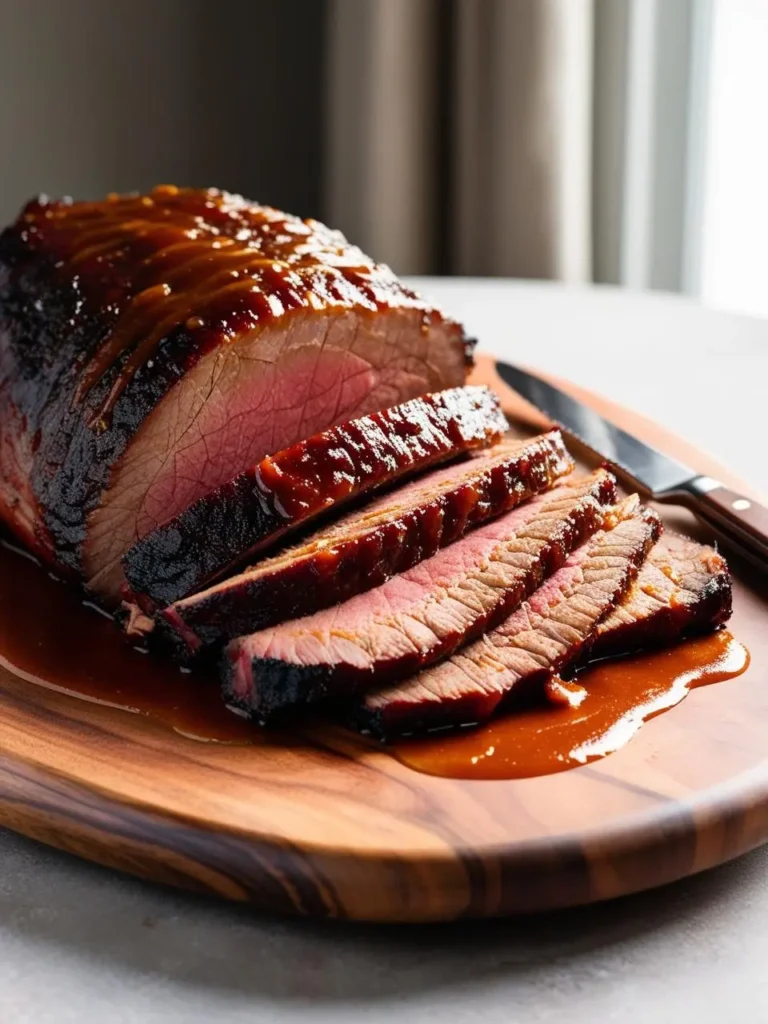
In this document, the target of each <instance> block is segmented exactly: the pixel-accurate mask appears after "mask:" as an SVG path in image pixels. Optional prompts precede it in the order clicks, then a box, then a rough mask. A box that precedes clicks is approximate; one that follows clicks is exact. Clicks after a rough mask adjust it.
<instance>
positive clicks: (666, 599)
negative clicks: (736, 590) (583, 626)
mask: <svg viewBox="0 0 768 1024" xmlns="http://www.w3.org/2000/svg"><path fill="white" fill-rule="evenodd" d="M730 615H731V577H730V574H729V572H728V566H727V565H726V562H725V559H724V558H723V557H722V556H721V555H719V554H718V553H717V552H716V551H715V550H714V548H710V547H706V546H704V545H702V544H697V543H696V542H695V541H693V540H689V539H688V538H687V537H679V536H677V535H675V534H668V533H665V534H664V536H663V537H662V538H661V540H659V541H658V542H657V543H656V544H655V545H654V546H653V549H652V550H651V553H650V555H649V556H648V559H647V561H646V562H645V564H644V565H643V567H642V569H641V570H640V573H639V575H638V577H637V579H636V580H635V582H634V583H633V584H632V586H631V588H630V590H629V591H628V593H627V595H626V596H625V597H624V599H623V600H622V601H621V603H620V604H619V605H618V606H617V607H616V608H614V609H613V611H612V612H611V613H610V615H608V617H607V618H606V619H604V620H603V622H601V623H600V625H599V626H598V627H597V629H596V630H595V635H594V637H593V638H592V640H591V641H590V645H589V654H590V657H592V658H604V657H609V656H611V655H616V654H625V653H627V652H630V651H637V650H640V649H641V648H643V647H652V646H658V645H661V644H667V643H671V642H673V641H674V640H678V639H679V638H680V637H681V636H684V635H687V634H689V633H697V632H704V631H706V630H710V629H715V628H716V627H717V626H720V625H722V624H723V623H724V622H726V621H727V620H728V619H729V618H730Z"/></svg>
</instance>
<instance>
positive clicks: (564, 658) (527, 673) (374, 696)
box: [355, 496, 661, 737]
mask: <svg viewBox="0 0 768 1024" xmlns="http://www.w3.org/2000/svg"><path fill="white" fill-rule="evenodd" d="M660 532H661V521H660V520H659V518H658V516H657V515H656V513H655V512H652V511H651V510H650V509H643V508H641V507H640V505H639V499H637V497H636V496H634V497H633V498H629V499H627V500H626V502H624V503H623V504H622V505H621V506H619V507H618V508H617V510H616V515H615V516H614V517H613V521H612V522H609V523H608V528H607V529H605V530H601V531H600V532H598V533H597V534H595V536H593V537H592V538H590V539H589V540H587V541H586V543H584V544H582V545H581V547H579V548H578V549H577V550H575V551H574V552H573V553H572V554H571V556H570V558H569V559H568V561H567V562H566V563H565V565H564V566H563V567H562V568H561V569H559V570H558V572H556V573H555V574H554V575H553V576H552V577H551V578H550V579H548V580H547V581H546V583H544V585H543V586H542V587H540V588H539V589H538V590H537V591H536V593H535V594H533V595H532V596H531V597H530V598H529V599H528V600H527V601H525V602H524V603H523V604H522V605H521V606H520V607H519V608H518V609H517V611H515V612H514V613H513V614H512V615H511V616H510V617H509V618H508V619H506V621H505V622H503V623H502V624H501V625H500V626H499V627H498V628H496V629H494V630H492V631H491V632H489V633H487V634H486V635H485V636H483V637H481V638H480V639H479V640H477V641H476V642H475V643H472V644H470V645H469V646H467V647H465V648H464V649H463V650H460V651H458V652H457V653H455V654H453V655H452V656H451V657H450V658H448V659H447V660H446V661H443V662H442V663H441V664H439V665H434V666H432V667H430V668H427V669H425V670H424V671H422V672H420V673H419V674H418V675H416V676H415V677H414V678H412V679H408V680H406V681H405V682H403V683H400V684H398V685H396V686H392V687H388V688H385V689H381V690H378V691H376V692H373V693H369V694H368V695H367V696H366V697H365V698H364V700H363V701H362V703H361V705H360V707H359V708H358V710H357V712H356V715H355V718H356V720H357V722H358V723H359V724H360V725H361V726H362V727H363V728H365V729H368V730H370V731H371V732H373V733H374V734H375V735H377V736H380V737H391V736H395V735H403V734H409V733H413V732H421V731H425V730H427V729H435V728H443V727H446V726H450V725H460V724H464V723H470V722H471V723H474V722H482V721H485V720H486V719H488V718H490V717H491V716H492V715H493V714H494V713H495V712H496V711H498V710H499V709H500V708H501V707H502V706H503V705H504V703H505V702H506V701H508V700H509V699H510V697H513V696H514V697H517V698H519V697H520V695H521V691H525V692H528V691H529V690H530V689H531V688H532V687H534V686H535V685H537V684H542V683H543V682H545V681H546V679H547V678H548V677H549V676H550V675H551V674H552V673H556V672H559V671H560V670H561V669H563V668H564V667H565V666H566V665H569V664H571V663H572V662H573V661H574V660H577V659H578V658H579V656H580V655H581V653H582V651H583V649H584V647H585V645H586V644H588V642H589V639H590V637H591V635H592V632H593V630H594V629H595V626H596V625H597V624H598V623H599V622H600V620H601V619H602V618H603V617H604V616H605V615H606V614H607V613H608V612H609V611H610V610H611V608H613V606H614V605H615V604H616V602H617V601H618V600H619V599H620V598H621V596H622V594H623V593H624V592H625V591H626V590H627V588H628V587H629V586H630V584H631V582H632V580H633V579H634V577H635V575H636V573H637V571H638V569H639V567H640V565H641V564H642V562H643V560H644V559H645V557H646V555H647V553H648V551H649V549H650V548H651V545H652V544H653V543H654V542H655V541H656V539H657V538H658V536H659V534H660Z"/></svg>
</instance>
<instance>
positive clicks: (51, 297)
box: [0, 186, 467, 597]
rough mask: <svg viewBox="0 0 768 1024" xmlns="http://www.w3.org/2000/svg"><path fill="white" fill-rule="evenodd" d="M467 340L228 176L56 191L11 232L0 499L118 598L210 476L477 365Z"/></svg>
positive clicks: (54, 553)
mask: <svg viewBox="0 0 768 1024" xmlns="http://www.w3.org/2000/svg"><path fill="white" fill-rule="evenodd" d="M466 356H467V342H466V339H465V337H464V334H463V332H462V331H461V328H460V327H459V326H458V325H457V324H456V323H454V322H453V321H450V320H448V319H446V318H444V317H443V316H442V315H441V314H440V313H439V311H437V310H435V309H434V308H432V307H431V306H430V305H429V304H428V303H426V302H425V301H423V300H422V299H421V298H419V297H418V296H417V295H416V294H415V293H414V292H412V291H411V290H410V289H408V288H406V287H405V286H404V285H402V284H401V283H400V282H399V281H398V279H397V278H396V277H395V275H394V274H393V273H392V272H391V271H390V270H389V269H388V268H387V267H383V266H381V265H378V264H375V263H374V262H372V261H371V260H369V259H368V258H367V257H366V256H364V255H363V253H361V252H360V250H358V249H357V248H355V247H354V246H350V245H349V244H348V243H347V242H346V241H345V240H344V238H343V236H342V235H340V234H339V233H338V232H335V231H332V230H330V229H328V228H326V227H324V226H323V225H322V224H319V223H317V222H316V221H313V220H300V219H298V218H296V217H291V216H289V215H288V214H284V213H281V212H279V211H277V210H274V209H271V208H270V207H265V206H259V205H256V204H252V203H248V202H247V201H246V200H244V199H242V198H240V197H239V196H232V195H228V194H226V193H223V192H219V191H217V190H215V189H208V190H196V189H178V188H175V187H173V186H161V187H159V188H157V189H155V190H154V191H153V192H152V193H150V194H149V195H145V196H140V195H130V196H117V195H112V196H109V197H108V198H107V199H106V200H104V201H102V202H85V203H72V202H70V201H66V200H65V201H50V200H47V199H45V198H41V199H37V200H35V201H33V202H31V203H29V204H28V205H27V206H26V208H25V209H24V210H23V211H22V213H21V215H20V216H19V218H18V220H17V221H16V223H15V224H13V225H11V226H10V227H9V228H7V229H6V230H5V231H4V232H3V233H2V234H1V235H0V409H1V410H2V413H1V415H0V517H1V518H4V519H5V520H6V521H7V522H8V523H9V524H10V525H11V527H12V528H13V529H14V531H15V532H16V534H17V535H18V536H19V537H20V538H21V539H22V540H24V541H25V542H27V543H28V544H30V545H31V546H32V547H34V548H35V549H36V551H37V552H38V554H40V555H42V556H43V557H44V558H46V559H47V560H48V561H49V562H52V563H54V564H56V565H57V566H58V567H59V569H67V570H69V571H70V572H71V573H73V574H77V575H85V576H86V577H87V578H88V579H90V580H92V581H94V586H95V587H96V589H97V591H98V592H99V593H101V594H102V596H105V597H108V596H112V597H114V595H115V590H116V588H117V586H118V584H119V583H120V570H119V558H120V556H121V555H122V554H123V553H124V552H125V550H127V548H128V547H130V545H131V543H134V542H135V541H136V540H138V539H139V538H140V536H143V535H144V533H146V532H148V530H149V529H151V528H152V527H153V526H157V525H159V524H160V522H162V521H165V519H167V518H171V517H172V516H173V515H175V514H178V512H180V511H182V509H183V508H184V507H186V505H188V504H189V503H190V502H191V501H193V500H195V499H196V498H197V497H199V496H200V494H201V493H204V492H205V491H206V490H208V489H210V488H211V487H212V486H217V485H218V484H220V483H223V482H224V480H225V479H228V478H229V477H231V476H233V475H234V474H235V473H237V472H239V471H241V470H242V469H244V468H245V467H246V465H247V464H251V463H253V462H254V461H257V460H258V459H259V458H263V457H264V455H267V454H270V453H271V452H273V451H276V450H278V449H279V448H282V447H286V446H287V445H289V444H293V443H295V442H296V441H299V440H302V439H303V438H304V437H306V436H308V435H309V434H311V433H314V432H316V431H318V430H322V429H325V428H327V427H329V426H332V425H333V424H334V423H336V422H339V421H341V420H344V419H347V418H349V417H350V416H352V415H363V414H365V413H367V412H372V411H375V410H377V409H380V408H383V407H385V406H388V405H392V404H395V403H397V402H398V401H405V400H407V399H410V398H414V397H416V396H417V395H419V394H422V393H424V392H426V391H437V390H440V389H442V388H445V387H454V386H456V385H459V384H461V383H463V381H464V377H465V369H466ZM166 398H169V399H171V401H166ZM209 407H210V408H209ZM230 410H231V415H230ZM213 435H215V438H216V440H215V443H214V444H215V450H214V451H211V450H210V444H209V440H210V438H211V436H213ZM190 437H193V438H194V440H195V442H196V444H197V447H196V448H195V449H194V450H191V449H190V442H189V438H190ZM243 438H245V439H249V444H247V445H246V444H245V443H244V442H243ZM220 453H221V457H219V456H220ZM187 456H188V457H187ZM185 460H186V461H185ZM190 463H191V464H190ZM203 463H205V464H204V465H203ZM152 488H154V492H152V493H150V492H151V491H152ZM91 535H93V536H91ZM89 537H90V538H91V539H90V542H89ZM115 566H117V568H115Z"/></svg>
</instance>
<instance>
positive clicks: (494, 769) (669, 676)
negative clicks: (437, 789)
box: [392, 630, 749, 779]
mask: <svg viewBox="0 0 768 1024" xmlns="http://www.w3.org/2000/svg"><path fill="white" fill-rule="evenodd" d="M748 666H749V653H748V652H747V650H746V648H745V647H743V646H742V644H740V643H739V642H738V641H737V640H735V639H734V638H733V637H732V636H731V634H730V633H728V632H727V631H726V630H722V631H720V632H718V633H712V634H710V635H709V636H705V637H702V638H699V639H695V640H687V641H685V642H684V643H680V644H677V645H676V646H675V647H671V648H668V649H666V650H662V651H655V652H652V653H645V654H642V655H637V656H633V657H628V658H621V659H613V660H610V661H604V662H598V663H597V664H595V665H593V666H591V667H590V668H587V669H586V670H585V671H584V672H582V673H580V674H579V676H578V677H577V679H576V680H575V681H571V682H564V681H562V680H554V681H552V682H551V683H550V684H549V685H548V687H547V690H548V692H547V694H546V697H547V698H548V699H547V700H546V702H544V703H542V704H541V705H537V706H535V707H529V708H526V709H523V710H519V711H516V712H514V713H512V714H510V715H508V716H507V717H506V718H502V719H499V720H498V721H494V722H491V723H490V724H488V725H485V726H481V727H479V728H476V729H471V730H470V729H467V730H465V731H464V730H463V731H461V732H459V733H450V734H447V733H446V734H442V735H434V736H431V737H427V738H425V739H420V740H406V741H402V742H401V743H398V744H396V745H395V746H394V747H393V748H392V749H393V753H394V754H395V755H396V756H397V758H398V759H399V760H400V761H401V762H402V763H403V764H406V765H408V767H410V768H414V769H416V771H420V772H424V773H426V774H428V775H441V776H444V777H448V778H458V779H522V778H530V777H531V776H536V775H550V774H552V773H553V772H561V771H565V769H567V768H575V767H578V766H579V765H583V764H588V763H589V762H590V761H596V760H598V759H599V758H602V757H605V756H606V755H607V754H611V753H613V752H614V751H616V750H618V749H619V748H621V747H623V746H625V744H626V743H628V742H629V740H630V739H631V738H632V737H633V736H634V735H635V733H636V732H637V731H638V729H640V727H641V726H642V724H643V722H646V721H647V720H648V719H649V718H653V716H654V715H658V714H660V713H661V712H662V711H667V710H668V709H669V708H671V707H674V706H675V704H679V703H680V701H681V700H682V699H683V698H684V697H685V696H686V694H687V693H688V692H689V690H691V689H693V688H694V687H696V686H706V685H707V684H709V683H716V682H721V681H722V680H725V679H732V678H733V677H734V676H738V675H741V674H742V672H744V671H746V669H747V667H748Z"/></svg>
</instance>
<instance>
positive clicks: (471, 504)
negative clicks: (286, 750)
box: [128, 431, 573, 653]
mask: <svg viewBox="0 0 768 1024" xmlns="http://www.w3.org/2000/svg"><path fill="white" fill-rule="evenodd" d="M572 469H573V460H572V459H571V457H570V455H568V453H567V451H566V450H565V447H564V445H563V441H562V437H561V435H560V432H559V431H552V432H551V433H549V434H545V435H543V436H542V437H538V438H534V439H533V440H531V441H510V440H507V441H503V442H502V443H501V444H498V445H496V446H495V447H494V448H491V449H490V450H488V451H485V452H480V453H478V454H476V455H475V456H474V457H472V458H471V459H470V460H469V461H468V462H463V463H460V464H458V465H454V466H449V467H447V468H444V469H438V470H435V471H434V472H433V473H430V474H428V476H426V477H422V478H420V479H419V480H416V481H414V482H412V483H410V484H408V485H406V486H405V487H402V488H400V489H399V490H397V491H396V492H394V493H389V494H386V495H384V496H383V497H380V498H378V499H377V500H376V501H374V502H372V503H370V504H368V505H365V506H364V507H363V508H361V509H357V510H355V511H354V512H351V513H349V514H348V515H346V516H345V517H343V518H342V519H341V520H340V521H337V522H335V523H332V524H330V525H328V526H324V527H322V528H321V529H320V530H318V531H317V532H316V533H314V534H313V535H312V536H311V537H309V538H308V539H307V540H305V541H302V542H301V543H300V544H297V545H295V546H294V547H291V548H289V549H288V550H287V551H285V552H283V553H281V554H279V555H277V556H275V557H273V558H268V559H265V560H263V561H261V562H259V563H258V564H257V565H256V566H254V567H253V568H251V569H247V570H246V571H245V572H242V573H240V574H239V575H237V576H234V577H232V578H230V579H227V580H224V581H222V582H221V583H219V584H217V585H216V586H214V587H211V588H209V589H208V590H206V591H203V592H202V593H199V594H194V595H193V596H192V597H188V598H186V599H185V600H183V601H178V602H176V603H175V604H173V605H171V606H170V607H169V608H166V609H164V610H163V611H161V612H160V613H159V614H160V617H161V619H162V621H163V622H164V623H165V624H166V625H167V627H168V629H169V630H170V631H172V632H173V633H174V634H176V635H177V637H178V640H179V642H180V643H181V644H182V645H183V647H184V648H185V649H186V650H187V651H189V652H190V653H194V652H195V651H197V650H198V649H199V648H200V647H201V646H208V645H210V644H215V643H218V642H219V641H221V640H230V639H232V638H233V637H237V636H241V635H243V634H246V633H250V632H252V631H253V630H256V629H265V628H266V627H268V626H273V625H277V623H279V622H281V621H283V620H285V619H292V618H298V617H299V616H304V615H310V614H312V613H313V612H316V611H319V610H321V609H322V608H328V607H330V606H331V605H333V604H336V603H338V602H339V601H344V600H346V599H348V598H350V597H353V596H354V595H356V594H360V593H362V592H364V591H366V590H371V589H372V588H373V587H377V586H379V585H380V584H381V583H383V582H384V581H385V580H387V579H389V578H390V577H392V576H394V575H396V574H397V573H401V572H405V571H406V570H407V569H410V568H411V567H412V566H414V565H416V564H417V563H418V562H421V561H423V560H424V559H425V558H429V557H431V556H432V555H434V554H435V552H436V551H438V550H439V549H440V548H444V547H446V546H447V545H448V544H452V543H453V542H454V541H456V540H458V539H459V538H460V537H462V536H463V535H464V534H465V533H466V532H467V531H468V530H469V529H470V528H471V527H474V526H477V525H479V524H481V523H483V522H487V521H488V520H490V519H493V518H494V517H496V516H498V515H501V514H502V513H503V512H507V511H509V510H510V509H512V508H514V507H516V506H517V505H520V504H521V503H522V502H524V501H527V500H528V499H529V498H531V497H532V496H533V495H534V494H538V493H540V492H542V491H546V490H549V488H550V487H552V486H553V485H554V483H555V481H556V480H557V479H558V478H559V477H562V476H565V475H566V474H567V473H569V472H570V471H571V470H572ZM128 578H129V580H130V579H131V576H130V574H128Z"/></svg>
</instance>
